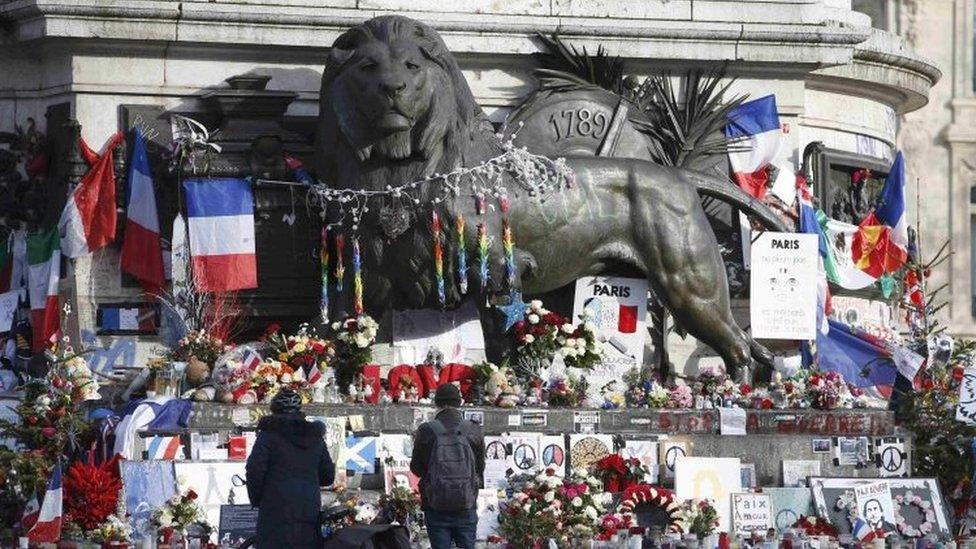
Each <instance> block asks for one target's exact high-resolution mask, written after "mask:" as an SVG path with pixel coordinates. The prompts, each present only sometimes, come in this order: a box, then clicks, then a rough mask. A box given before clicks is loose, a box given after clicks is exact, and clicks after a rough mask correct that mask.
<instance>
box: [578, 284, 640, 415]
mask: <svg viewBox="0 0 976 549" xmlns="http://www.w3.org/2000/svg"><path fill="white" fill-rule="evenodd" d="M583 311H589V312H590V313H591V314H592V319H591V322H593V324H594V325H595V326H596V331H597V334H598V335H599V336H602V337H603V338H605V340H606V343H605V345H604V349H605V353H604V355H603V360H602V362H601V364H598V365H597V366H596V367H595V368H593V369H591V370H587V372H586V379H587V381H589V384H590V385H589V386H590V390H589V393H590V394H591V395H593V396H596V397H599V392H600V389H601V388H602V387H603V386H604V385H606V384H607V383H609V382H611V381H618V382H619V381H620V377H621V375H623V373H624V372H626V371H628V370H630V369H632V368H635V367H637V368H639V367H640V366H641V365H642V364H643V363H644V339H645V338H646V337H647V280H646V279H643V278H617V277H609V276H590V277H585V278H580V279H579V280H577V281H576V294H575V296H574V298H573V323H575V324H579V323H580V322H582V321H581V320H580V317H581V316H583Z"/></svg>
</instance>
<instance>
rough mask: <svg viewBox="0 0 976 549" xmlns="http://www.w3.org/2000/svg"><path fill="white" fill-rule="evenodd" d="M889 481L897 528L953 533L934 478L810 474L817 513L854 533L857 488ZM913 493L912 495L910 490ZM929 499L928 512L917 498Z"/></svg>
mask: <svg viewBox="0 0 976 549" xmlns="http://www.w3.org/2000/svg"><path fill="white" fill-rule="evenodd" d="M877 482H886V483H887V484H888V486H889V487H890V490H891V498H892V500H893V505H894V513H895V517H894V518H895V523H894V526H895V529H896V530H897V531H898V532H899V534H901V535H902V536H903V537H911V536H910V534H912V533H913V532H914V531H917V530H930V531H931V532H932V533H935V534H938V535H939V536H949V535H951V530H950V523H949V514H948V510H947V508H946V506H945V501H944V500H943V497H942V491H941V489H940V488H939V482H938V480H937V479H935V478H885V479H879V478H848V477H811V478H810V491H811V494H812V495H813V505H814V508H815V509H816V511H817V515H818V516H820V517H822V518H825V519H827V520H829V521H830V523H831V524H833V525H834V526H835V527H836V528H837V531H838V532H839V533H840V534H841V535H843V534H850V533H851V521H850V507H851V505H856V502H857V499H856V488H857V487H858V486H864V485H868V484H872V483H877ZM909 492H911V496H908V493H909ZM915 496H917V497H919V498H921V501H922V502H929V503H930V504H931V508H932V511H933V513H932V514H926V513H925V512H923V510H922V507H921V506H920V505H918V504H917V502H916V501H915Z"/></svg>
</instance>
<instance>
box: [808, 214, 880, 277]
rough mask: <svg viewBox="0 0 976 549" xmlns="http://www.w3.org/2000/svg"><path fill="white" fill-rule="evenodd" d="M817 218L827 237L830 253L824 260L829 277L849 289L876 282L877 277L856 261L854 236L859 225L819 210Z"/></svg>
mask: <svg viewBox="0 0 976 549" xmlns="http://www.w3.org/2000/svg"><path fill="white" fill-rule="evenodd" d="M817 220H818V221H819V223H820V229H821V230H822V231H823V233H824V235H825V236H826V237H827V244H828V247H827V251H828V254H827V258H826V261H825V262H824V266H825V267H826V269H827V278H828V279H830V281H831V282H833V283H834V284H836V285H838V286H840V287H841V288H845V289H848V290H860V289H862V288H867V287H868V286H870V285H872V284H874V282H875V281H876V280H877V278H875V277H873V276H871V275H869V274H868V273H866V272H864V271H862V270H861V269H859V268H858V267H857V263H855V261H854V236H855V235H856V234H857V232H858V227H857V226H856V225H851V224H850V223H844V222H843V221H837V220H836V219H831V218H829V217H827V215H826V214H825V213H823V212H822V211H819V210H818V211H817Z"/></svg>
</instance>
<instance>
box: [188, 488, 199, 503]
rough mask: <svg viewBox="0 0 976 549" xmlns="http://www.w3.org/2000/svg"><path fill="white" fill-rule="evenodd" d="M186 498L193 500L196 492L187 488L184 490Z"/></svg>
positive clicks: (195, 497)
mask: <svg viewBox="0 0 976 549" xmlns="http://www.w3.org/2000/svg"><path fill="white" fill-rule="evenodd" d="M186 499H188V500H190V501H193V500H195V499H197V493H196V492H194V491H193V489H190V490H188V491H187V492H186Z"/></svg>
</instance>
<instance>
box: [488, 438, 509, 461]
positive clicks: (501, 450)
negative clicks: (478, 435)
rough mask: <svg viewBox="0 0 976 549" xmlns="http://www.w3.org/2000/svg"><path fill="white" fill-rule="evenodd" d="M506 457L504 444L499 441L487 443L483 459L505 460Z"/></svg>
mask: <svg viewBox="0 0 976 549" xmlns="http://www.w3.org/2000/svg"><path fill="white" fill-rule="evenodd" d="M506 455H508V454H507V452H505V444H504V443H502V442H501V441H498V440H496V441H493V442H489V443H488V446H487V447H486V448H485V459H505V456H506Z"/></svg>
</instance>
